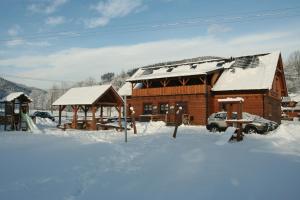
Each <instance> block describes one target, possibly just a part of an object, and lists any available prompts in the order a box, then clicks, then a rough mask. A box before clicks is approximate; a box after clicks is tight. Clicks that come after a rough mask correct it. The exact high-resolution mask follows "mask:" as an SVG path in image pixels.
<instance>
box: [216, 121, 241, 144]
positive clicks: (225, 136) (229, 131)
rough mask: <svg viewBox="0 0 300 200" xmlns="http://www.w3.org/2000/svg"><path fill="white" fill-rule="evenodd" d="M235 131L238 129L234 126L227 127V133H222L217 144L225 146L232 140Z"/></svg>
mask: <svg viewBox="0 0 300 200" xmlns="http://www.w3.org/2000/svg"><path fill="white" fill-rule="evenodd" d="M235 130H236V128H234V127H232V126H229V127H227V129H226V131H225V132H224V133H222V135H221V136H220V139H219V140H218V141H217V142H216V143H215V144H216V145H224V144H225V143H227V142H228V141H229V140H230V138H231V136H232V135H233V134H234V132H235Z"/></svg>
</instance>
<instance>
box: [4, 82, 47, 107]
mask: <svg viewBox="0 0 300 200" xmlns="http://www.w3.org/2000/svg"><path fill="white" fill-rule="evenodd" d="M11 92H24V93H25V94H27V95H29V96H30V97H31V98H32V99H34V102H33V103H32V105H31V107H32V108H35V109H42V108H45V106H46V102H47V96H48V94H47V92H46V91H45V90H42V89H39V88H35V87H28V86H26V85H22V84H18V83H15V82H12V81H9V80H6V79H4V78H2V77H0V99H1V98H3V97H4V96H6V95H8V94H9V93H11Z"/></svg>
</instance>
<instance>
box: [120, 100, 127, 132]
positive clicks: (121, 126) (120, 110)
mask: <svg viewBox="0 0 300 200" xmlns="http://www.w3.org/2000/svg"><path fill="white" fill-rule="evenodd" d="M118 108H119V109H118V113H119V127H120V131H122V122H121V120H122V119H121V114H122V113H121V111H122V109H121V105H118ZM125 128H127V127H125Z"/></svg>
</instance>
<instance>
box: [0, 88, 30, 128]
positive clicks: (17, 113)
mask: <svg viewBox="0 0 300 200" xmlns="http://www.w3.org/2000/svg"><path fill="white" fill-rule="evenodd" d="M31 102H32V100H31V99H30V98H29V96H27V95H26V94H24V93H23V92H14V93H10V94H9V95H7V96H6V97H4V98H2V99H1V100H0V107H1V114H0V124H1V125H4V130H27V129H28V127H27V124H26V123H22V115H21V113H22V112H23V113H26V114H28V112H29V103H31Z"/></svg>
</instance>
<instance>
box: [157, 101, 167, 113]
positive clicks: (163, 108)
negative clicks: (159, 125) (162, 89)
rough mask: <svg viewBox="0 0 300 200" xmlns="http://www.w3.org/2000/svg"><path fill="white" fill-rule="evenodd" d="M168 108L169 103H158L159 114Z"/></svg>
mask: <svg viewBox="0 0 300 200" xmlns="http://www.w3.org/2000/svg"><path fill="white" fill-rule="evenodd" d="M168 110H169V104H167V103H161V104H160V105H159V113H160V114H166V113H167V111H168Z"/></svg>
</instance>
